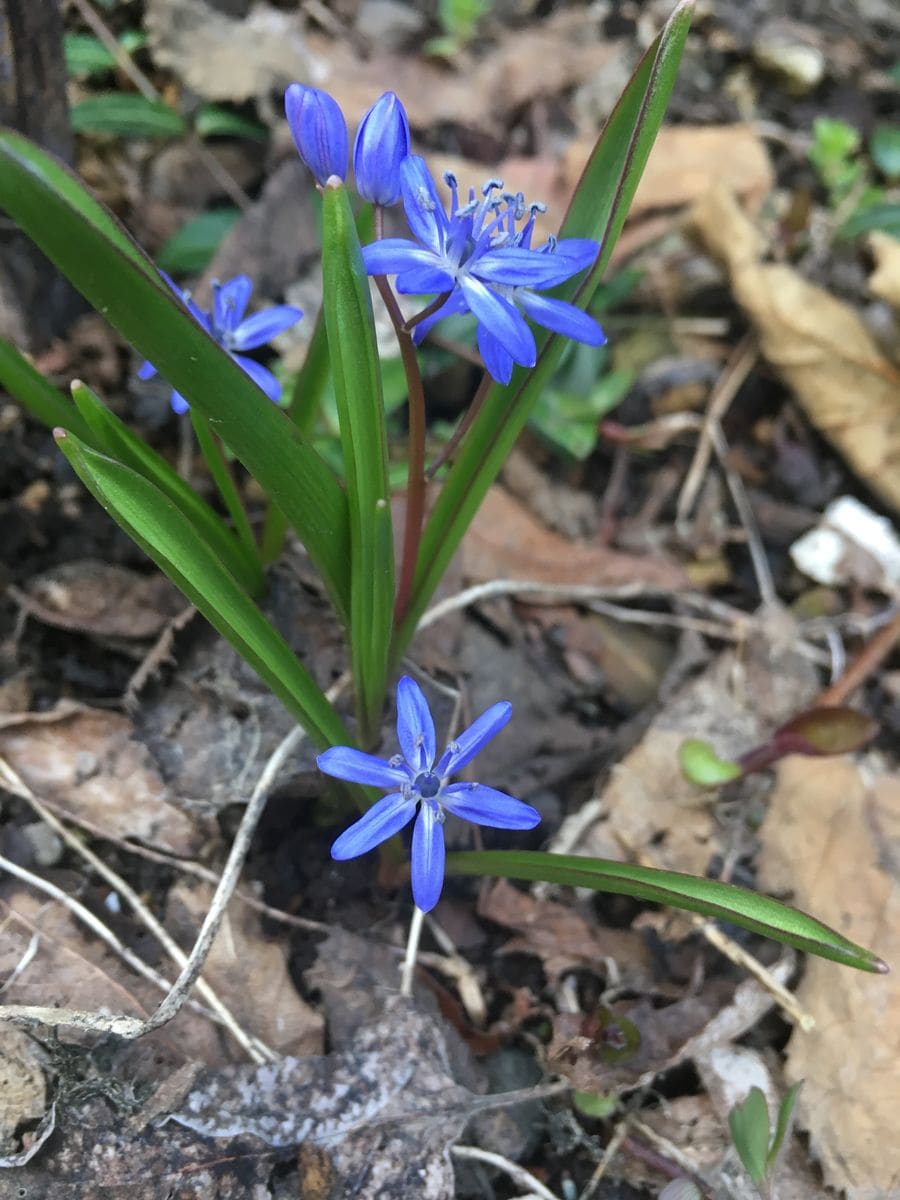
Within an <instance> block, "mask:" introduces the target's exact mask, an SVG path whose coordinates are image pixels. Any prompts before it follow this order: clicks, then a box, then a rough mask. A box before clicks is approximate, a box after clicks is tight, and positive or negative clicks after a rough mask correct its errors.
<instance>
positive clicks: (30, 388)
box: [0, 338, 92, 441]
mask: <svg viewBox="0 0 900 1200" xmlns="http://www.w3.org/2000/svg"><path fill="white" fill-rule="evenodd" d="M0 386H2V387H4V388H5V389H6V390H7V391H8V392H9V394H10V396H12V398H13V399H14V400H18V402H19V403H20V404H21V405H22V407H23V408H25V409H27V410H28V412H30V413H31V415H32V416H33V417H36V418H37V419H38V420H39V421H42V422H43V423H44V424H45V425H46V426H47V428H48V429H53V428H54V427H55V426H56V425H63V426H65V427H66V428H67V429H71V430H72V432H73V433H77V434H78V436H79V437H81V438H84V439H85V440H87V441H91V440H92V439H91V435H90V430H89V429H88V426H87V425H86V424H85V422H84V420H83V419H82V417H81V415H80V414H79V413H78V411H77V409H76V408H75V405H74V404H73V403H72V402H71V400H69V399H67V397H65V396H63V395H62V394H61V393H60V392H58V391H57V390H56V388H55V387H54V386H53V384H52V383H50V382H49V381H48V380H46V379H45V378H44V376H43V375H42V374H41V373H40V371H38V370H36V369H35V368H34V367H33V366H32V365H31V363H30V362H29V361H28V360H27V359H26V358H25V357H24V356H23V355H22V354H20V353H19V351H18V350H17V349H16V348H15V346H13V345H12V343H11V342H7V341H5V340H4V339H3V338H0Z"/></svg>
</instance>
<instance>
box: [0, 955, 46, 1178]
mask: <svg viewBox="0 0 900 1200" xmlns="http://www.w3.org/2000/svg"><path fill="white" fill-rule="evenodd" d="M2 978H3V972H2V971H0V979H2ZM44 1065H45V1055H44V1054H43V1053H42V1051H41V1050H40V1048H39V1047H38V1045H37V1043H36V1042H35V1041H34V1040H33V1038H30V1037H29V1036H28V1034H26V1033H25V1032H23V1031H22V1030H21V1029H16V1028H15V1027H14V1026H12V1025H4V1024H0V1155H7V1154H10V1153H11V1152H15V1151H16V1150H17V1149H18V1147H17V1146H16V1144H15V1136H14V1135H15V1132H16V1129H17V1128H18V1126H19V1125H21V1124H23V1123H24V1122H26V1121H36V1120H38V1119H39V1118H40V1117H42V1116H43V1115H44V1112H45V1111H46V1108H47V1077H46V1075H45V1074H44Z"/></svg>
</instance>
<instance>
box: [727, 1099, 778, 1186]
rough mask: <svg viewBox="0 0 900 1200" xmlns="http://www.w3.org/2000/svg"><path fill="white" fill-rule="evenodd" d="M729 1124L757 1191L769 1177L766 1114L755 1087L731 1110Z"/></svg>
mask: <svg viewBox="0 0 900 1200" xmlns="http://www.w3.org/2000/svg"><path fill="white" fill-rule="evenodd" d="M728 1124H729V1126H730V1128H731V1139H732V1141H733V1142H734V1148H735V1150H737V1152H738V1157H739V1158H740V1160H741V1162H742V1163H743V1164H744V1170H745V1171H746V1172H747V1174H748V1175H749V1176H750V1178H751V1179H752V1181H753V1183H754V1184H755V1185H756V1186H757V1187H762V1185H763V1184H764V1183H765V1182H766V1176H767V1174H768V1161H767V1160H768V1155H769V1110H768V1107H767V1106H766V1098H765V1096H764V1095H763V1093H762V1091H761V1090H760V1089H759V1088H758V1087H755V1088H751V1089H750V1091H749V1092H748V1093H747V1097H746V1099H745V1100H742V1101H741V1103H740V1104H736V1105H735V1106H734V1108H733V1109H732V1110H731V1112H730V1113H729V1114H728Z"/></svg>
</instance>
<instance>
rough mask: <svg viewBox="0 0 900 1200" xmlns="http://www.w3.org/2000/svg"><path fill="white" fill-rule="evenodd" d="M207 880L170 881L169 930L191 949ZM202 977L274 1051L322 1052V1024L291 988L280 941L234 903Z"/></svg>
mask: <svg viewBox="0 0 900 1200" xmlns="http://www.w3.org/2000/svg"><path fill="white" fill-rule="evenodd" d="M211 899H212V888H211V887H210V886H209V885H208V884H202V883H201V884H188V883H185V882H179V883H176V884H175V885H174V887H173V888H172V889H171V891H170V892H169V895H168V899H167V902H166V919H167V925H168V927H169V931H170V932H171V933H173V934H174V935H178V934H180V935H181V937H180V938H179V940H180V941H181V942H182V944H183V945H184V947H185V948H186V949H189V948H190V946H191V945H193V942H194V940H195V938H196V934H197V931H198V930H199V927H200V925H201V924H202V922H203V920H204V918H205V917H206V914H207V912H208V911H209V906H210V901H211ZM203 978H204V979H205V980H206V981H207V983H209V984H210V985H211V986H212V987H213V989H214V990H215V991H216V993H217V994H218V995H219V997H220V998H221V999H222V1000H223V1001H224V1002H225V1004H227V1005H228V1007H229V1008H230V1009H231V1011H232V1012H233V1013H234V1015H235V1017H237V1019H238V1022H239V1023H240V1025H241V1027H242V1028H243V1029H245V1030H246V1031H247V1032H248V1033H250V1034H252V1035H253V1036H255V1037H258V1038H260V1039H261V1041H263V1042H264V1043H265V1045H267V1046H268V1047H269V1048H270V1049H271V1050H274V1051H276V1053H290V1054H297V1055H306V1054H320V1053H321V1052H322V1048H323V1038H324V1027H325V1023H324V1020H323V1018H322V1015H321V1013H318V1012H316V1010H315V1009H313V1008H310V1006H309V1005H308V1004H307V1003H306V1001H305V1000H304V999H303V997H302V996H301V995H300V993H299V992H298V991H297V989H296V987H295V986H294V982H293V980H292V979H291V976H290V973H289V971H288V963H287V948H286V946H285V945H284V943H283V942H279V941H269V940H267V939H266V938H265V937H264V936H263V933H262V930H261V929H260V924H259V916H258V914H257V913H255V912H254V911H253V910H252V909H251V908H249V907H248V906H247V905H246V904H242V903H240V901H236V902H235V903H233V904H232V905H231V906H230V907H229V909H228V912H227V913H226V915H225V919H224V921H223V922H222V927H221V929H220V930H219V932H218V934H217V935H216V939H215V941H214V942H213V944H212V947H211V949H210V952H209V955H208V957H207V959H206V962H205V963H204V966H203Z"/></svg>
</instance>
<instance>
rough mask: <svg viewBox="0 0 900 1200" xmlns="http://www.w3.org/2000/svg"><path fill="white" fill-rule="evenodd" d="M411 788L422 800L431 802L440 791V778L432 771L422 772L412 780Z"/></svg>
mask: <svg viewBox="0 0 900 1200" xmlns="http://www.w3.org/2000/svg"><path fill="white" fill-rule="evenodd" d="M413 787H414V788H415V790H416V791H417V792H418V793H419V795H420V796H421V797H422V799H423V800H433V799H434V797H435V796H436V795H437V794H438V792H439V791H440V790H441V777H440V775H435V773H434V771H422V772H421V773H420V774H418V775H417V776H416V777H415V779H414V780H413Z"/></svg>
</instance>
